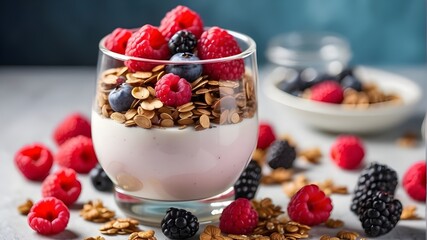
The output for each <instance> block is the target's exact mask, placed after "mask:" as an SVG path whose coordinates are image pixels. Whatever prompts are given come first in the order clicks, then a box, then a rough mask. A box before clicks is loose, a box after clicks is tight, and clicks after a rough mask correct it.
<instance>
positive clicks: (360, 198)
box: [351, 163, 398, 215]
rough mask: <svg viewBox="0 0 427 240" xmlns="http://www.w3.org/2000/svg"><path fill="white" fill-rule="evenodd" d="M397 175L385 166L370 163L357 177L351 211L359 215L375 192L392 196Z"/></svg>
mask: <svg viewBox="0 0 427 240" xmlns="http://www.w3.org/2000/svg"><path fill="white" fill-rule="evenodd" d="M397 181H398V180H397V173H396V171H394V170H393V169H391V168H389V167H388V166H386V165H381V164H378V163H371V164H370V165H369V166H368V167H367V168H365V169H364V170H363V172H362V174H361V175H360V177H359V180H358V182H357V186H356V189H355V191H354V196H353V200H352V204H351V211H353V212H354V213H356V214H358V215H359V214H360V208H361V207H362V205H363V204H364V203H365V202H366V200H367V199H369V198H372V197H373V196H374V195H375V194H376V192H378V191H383V192H386V193H388V194H390V195H392V196H393V195H394V192H395V191H396V186H397Z"/></svg>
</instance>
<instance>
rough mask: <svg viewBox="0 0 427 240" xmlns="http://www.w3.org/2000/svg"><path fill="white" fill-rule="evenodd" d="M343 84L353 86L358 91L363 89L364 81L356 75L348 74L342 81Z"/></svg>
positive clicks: (346, 86)
mask: <svg viewBox="0 0 427 240" xmlns="http://www.w3.org/2000/svg"><path fill="white" fill-rule="evenodd" d="M341 86H342V87H343V88H344V89H346V88H353V89H354V90H356V91H359V92H360V91H362V83H361V82H360V81H359V80H358V79H357V78H356V77H354V76H352V75H347V76H345V77H344V78H343V79H342V81H341Z"/></svg>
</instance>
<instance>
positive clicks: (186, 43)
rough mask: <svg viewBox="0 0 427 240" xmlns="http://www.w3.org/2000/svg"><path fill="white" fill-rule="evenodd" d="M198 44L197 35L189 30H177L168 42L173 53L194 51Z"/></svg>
mask: <svg viewBox="0 0 427 240" xmlns="http://www.w3.org/2000/svg"><path fill="white" fill-rule="evenodd" d="M196 45H197V39H196V36H194V34H192V33H191V32H189V31H187V30H181V31H178V32H176V33H175V34H174V35H173V36H172V38H171V39H170V40H169V42H168V47H169V50H170V52H171V53H172V55H173V54H175V53H183V52H193V49H194V48H195V47H196Z"/></svg>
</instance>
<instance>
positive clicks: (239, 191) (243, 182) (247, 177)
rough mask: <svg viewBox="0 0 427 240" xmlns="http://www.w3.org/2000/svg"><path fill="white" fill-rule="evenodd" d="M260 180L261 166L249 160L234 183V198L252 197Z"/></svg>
mask: <svg viewBox="0 0 427 240" xmlns="http://www.w3.org/2000/svg"><path fill="white" fill-rule="evenodd" d="M260 180H261V167H260V166H259V164H258V163H257V162H256V161H254V160H251V161H250V162H249V164H248V166H247V167H246V169H245V170H244V171H243V173H242V175H240V177H239V179H238V180H237V181H236V183H235V184H234V194H235V198H236V199H238V198H246V199H249V200H251V199H253V198H254V197H255V194H256V191H257V189H258V186H259V183H260Z"/></svg>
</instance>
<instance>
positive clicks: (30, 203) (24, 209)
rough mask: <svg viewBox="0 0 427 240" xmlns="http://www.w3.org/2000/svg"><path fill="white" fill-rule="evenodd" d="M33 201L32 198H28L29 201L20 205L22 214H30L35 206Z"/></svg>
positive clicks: (19, 209) (19, 210) (19, 208)
mask: <svg viewBox="0 0 427 240" xmlns="http://www.w3.org/2000/svg"><path fill="white" fill-rule="evenodd" d="M33 204H34V203H33V201H32V200H31V199H27V201H26V202H25V203H23V204H21V205H19V206H18V212H19V213H20V214H22V215H28V213H29V212H30V210H31V207H32V206H33Z"/></svg>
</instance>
